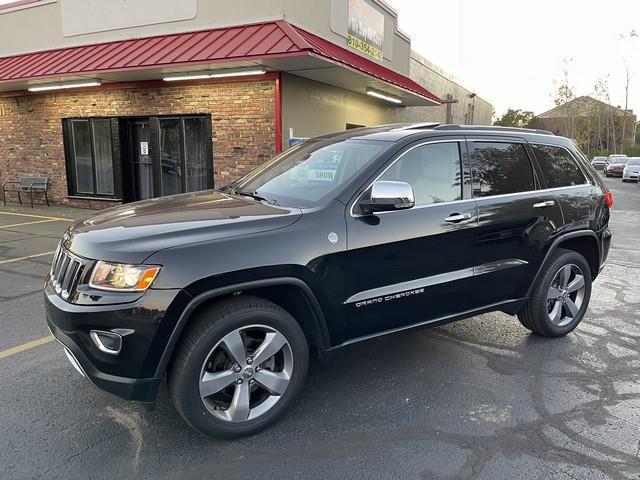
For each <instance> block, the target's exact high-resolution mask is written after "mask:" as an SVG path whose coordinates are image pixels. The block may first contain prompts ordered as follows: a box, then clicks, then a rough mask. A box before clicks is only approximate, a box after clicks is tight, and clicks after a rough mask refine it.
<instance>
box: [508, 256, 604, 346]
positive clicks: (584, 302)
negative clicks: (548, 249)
mask: <svg viewBox="0 0 640 480" xmlns="http://www.w3.org/2000/svg"><path fill="white" fill-rule="evenodd" d="M542 268H543V270H542V272H541V275H540V278H539V281H538V284H537V285H536V286H535V288H534V290H533V294H532V295H531V298H530V299H529V300H528V301H527V303H526V304H525V306H524V307H523V308H522V309H521V310H520V311H519V312H518V319H519V320H520V323H522V325H523V326H524V327H525V328H527V329H529V330H531V331H532V332H533V333H535V334H537V335H542V336H545V337H561V336H564V335H566V334H567V333H569V332H571V331H572V330H573V329H574V328H576V327H577V326H578V324H579V323H580V322H581V321H582V318H583V317H584V314H585V312H586V311H587V307H588V305H589V299H590V298H591V269H590V267H589V264H588V263H587V261H586V260H585V258H584V257H583V256H582V255H580V254H579V253H578V252H575V251H573V250H565V249H558V250H557V251H556V252H554V253H553V254H552V255H551V257H550V258H549V259H548V260H547V262H546V263H545V265H544V266H543V267H542Z"/></svg>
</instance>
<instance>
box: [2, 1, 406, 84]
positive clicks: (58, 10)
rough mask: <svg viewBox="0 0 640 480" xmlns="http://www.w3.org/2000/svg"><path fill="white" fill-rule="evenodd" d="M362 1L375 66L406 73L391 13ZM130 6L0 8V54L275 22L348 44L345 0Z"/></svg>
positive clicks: (83, 4)
mask: <svg viewBox="0 0 640 480" xmlns="http://www.w3.org/2000/svg"><path fill="white" fill-rule="evenodd" d="M368 1H369V3H370V4H371V5H373V6H374V8H375V9H376V10H378V11H379V12H380V13H382V14H383V15H384V17H385V34H384V52H385V59H384V61H383V62H382V63H383V64H384V65H385V66H387V67H389V68H392V69H394V70H396V71H398V72H400V73H403V74H405V75H406V74H408V72H409V52H410V40H409V38H408V37H407V36H405V35H404V34H402V33H401V32H399V31H398V29H397V13H396V12H395V11H394V10H393V9H391V8H390V7H389V6H387V4H386V3H385V2H384V1H383V0H368ZM137 4H148V5H149V6H148V7H147V8H144V7H145V5H141V6H137V7H136V5H137ZM137 4H136V5H134V4H130V5H128V1H127V0H53V1H52V0H42V1H41V2H40V4H38V3H36V4H32V5H35V6H28V7H16V8H12V9H0V57H4V56H8V55H13V54H17V53H25V52H34V51H39V50H45V49H52V48H61V47H69V46H75V45H87V44H93V43H100V42H106V41H113V40H123V39H130V38H141V37H148V36H153V35H163V34H168V33H178V32H189V31H195V30H204V29H208V28H216V27H224V26H233V25H244V24H250V23H257V22H264V21H273V20H280V19H284V20H286V21H288V22H290V23H292V24H294V25H298V26H300V27H302V28H304V29H306V30H308V31H310V32H312V33H315V34H316V35H319V36H321V37H323V38H326V39H327V40H329V41H332V42H334V43H336V44H338V45H342V46H344V47H345V48H348V47H347V41H346V35H347V12H348V0H233V1H228V0H181V1H180V2H177V1H176V0H137ZM172 19H175V20H172ZM78 32H92V33H80V34H78ZM368 58H371V57H368ZM374 61H375V60H374Z"/></svg>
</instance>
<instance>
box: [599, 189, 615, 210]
mask: <svg viewBox="0 0 640 480" xmlns="http://www.w3.org/2000/svg"><path fill="white" fill-rule="evenodd" d="M602 198H603V199H604V204H605V205H606V206H607V208H611V207H613V193H611V192H607V193H605V194H604V196H603V197H602Z"/></svg>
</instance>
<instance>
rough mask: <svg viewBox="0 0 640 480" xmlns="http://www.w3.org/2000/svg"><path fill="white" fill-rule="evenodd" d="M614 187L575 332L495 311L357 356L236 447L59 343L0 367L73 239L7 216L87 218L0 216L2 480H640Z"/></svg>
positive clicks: (622, 221) (631, 316)
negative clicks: (604, 252) (535, 329)
mask: <svg viewBox="0 0 640 480" xmlns="http://www.w3.org/2000/svg"><path fill="white" fill-rule="evenodd" d="M607 183H608V184H609V185H610V188H611V190H612V191H613V193H614V196H615V206H614V210H613V214H612V221H611V226H612V230H613V233H614V240H613V246H612V250H611V253H610V256H609V262H608V264H607V266H606V268H605V269H604V271H603V272H602V274H601V275H600V277H599V278H598V279H597V281H596V282H595V284H594V287H593V293H592V298H591V305H590V308H589V310H588V312H587V315H586V317H585V319H584V321H583V322H582V323H581V325H580V326H579V327H578V328H577V329H576V330H575V331H574V332H573V333H572V334H570V335H568V336H567V337H565V338H561V339H553V340H552V339H545V338H540V337H536V336H534V335H532V334H530V333H529V332H528V331H527V330H525V329H524V328H523V327H522V326H520V324H519V322H518V320H517V319H516V318H515V317H510V316H508V315H505V314H502V313H492V314H487V315H482V316H478V317H474V318H471V319H468V320H465V321H461V322H458V323H454V324H451V325H448V326H444V327H439V328H435V329H432V330H426V331H422V332H418V333H413V334H405V335H399V336H394V337H389V338H385V339H379V340H376V341H373V342H370V343H367V344H363V345H359V346H355V347H353V348H351V349H349V350H346V351H343V352H342V353H340V354H339V355H337V356H336V357H335V358H333V359H332V360H331V361H330V362H329V363H328V364H324V363H321V362H319V361H317V360H314V361H312V363H311V370H310V374H309V379H308V381H307V384H306V388H305V391H304V393H303V395H302V397H301V398H300V400H299V401H298V402H297V403H296V406H295V407H294V408H293V409H292V411H291V412H290V413H289V414H288V415H287V416H286V417H285V418H284V419H283V420H282V421H281V422H280V423H278V424H276V425H275V426H274V427H272V428H271V429H269V430H267V431H265V432H263V433H261V434H259V435H256V436H254V437H251V438H247V439H242V440H236V441H221V440H212V439H208V438H206V437H203V436H201V435H200V434H198V433H196V432H193V431H192V430H190V429H189V428H188V427H187V426H186V425H185V424H184V423H183V422H182V420H181V419H180V417H179V416H178V414H177V413H176V411H175V410H174V409H173V407H172V406H171V404H170V403H169V400H168V398H167V392H166V387H164V388H163V389H162V391H161V394H160V398H159V401H158V405H157V408H156V410H155V411H154V412H145V411H144V410H143V409H142V408H140V407H139V406H137V405H136V404H132V403H128V402H125V401H123V400H120V399H118V398H117V397H113V396H110V395H109V394H107V393H104V392H102V391H100V390H97V389H96V388H94V387H92V386H91V385H90V384H89V383H88V382H87V381H85V380H84V379H82V378H81V377H80V376H79V375H78V374H77V373H76V372H75V371H74V370H73V369H72V367H71V365H70V364H69V363H68V361H67V359H66V358H65V357H64V354H63V353H62V350H61V349H60V347H59V346H58V345H57V344H56V343H55V342H47V341H46V340H44V342H46V343H42V344H38V345H37V346H33V347H32V348H28V349H25V350H24V351H17V352H15V353H11V351H10V352H9V354H6V353H4V354H3V352H7V351H8V349H12V348H14V349H15V347H18V346H21V345H24V344H25V343H27V342H31V341H37V340H39V339H42V338H46V336H47V335H48V331H47V329H46V326H45V324H44V319H43V306H42V299H41V293H40V286H41V283H42V278H43V276H44V275H45V274H46V272H47V271H48V268H49V262H50V261H51V255H50V254H47V252H50V251H52V250H54V249H55V246H56V243H57V240H58V239H59V237H60V234H61V233H62V231H63V230H64V228H65V226H66V225H67V222H65V221H64V220H52V221H47V222H44V221H43V222H41V223H31V224H29V225H22V226H14V225H15V224H18V223H27V222H36V221H38V220H46V218H40V219H38V218H36V217H20V216H17V215H7V214H6V213H11V212H13V213H23V214H25V213H26V214H33V215H44V216H45V217H55V218H60V219H62V218H72V217H74V216H77V215H80V214H84V212H79V211H72V210H64V209H54V208H51V209H36V210H35V211H33V212H32V211H30V209H13V210H7V209H1V208H0V372H1V373H0V478H2V479H3V480H8V479H23V478H65V479H68V478H74V479H75V478H83V479H84V478H148V479H185V478H208V479H217V478H220V479H229V478H241V477H242V478H251V477H258V476H261V478H283V479H288V478H304V479H312V478H317V479H327V478H340V479H345V478H380V479H386V478H402V479H405V478H406V479H449V478H451V479H453V478H455V479H460V478H474V479H476V478H477V479H492V480H495V479H515V478H527V479H554V480H568V479H580V480H583V479H609V478H610V479H640V241H639V240H638V239H640V185H637V184H623V183H622V182H621V181H620V179H607ZM3 212H4V214H3ZM37 254H42V255H41V256H38V257H33V258H30V259H22V260H15V259H20V258H21V257H26V256H31V255H37ZM3 262H5V263H3Z"/></svg>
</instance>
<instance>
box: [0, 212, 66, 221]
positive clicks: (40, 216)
mask: <svg viewBox="0 0 640 480" xmlns="http://www.w3.org/2000/svg"><path fill="white" fill-rule="evenodd" d="M0 215H17V216H19V217H33V218H46V219H48V220H60V221H64V222H71V221H73V219H72V218H62V217H47V216H46V215H33V214H30V213H15V212H0Z"/></svg>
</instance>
